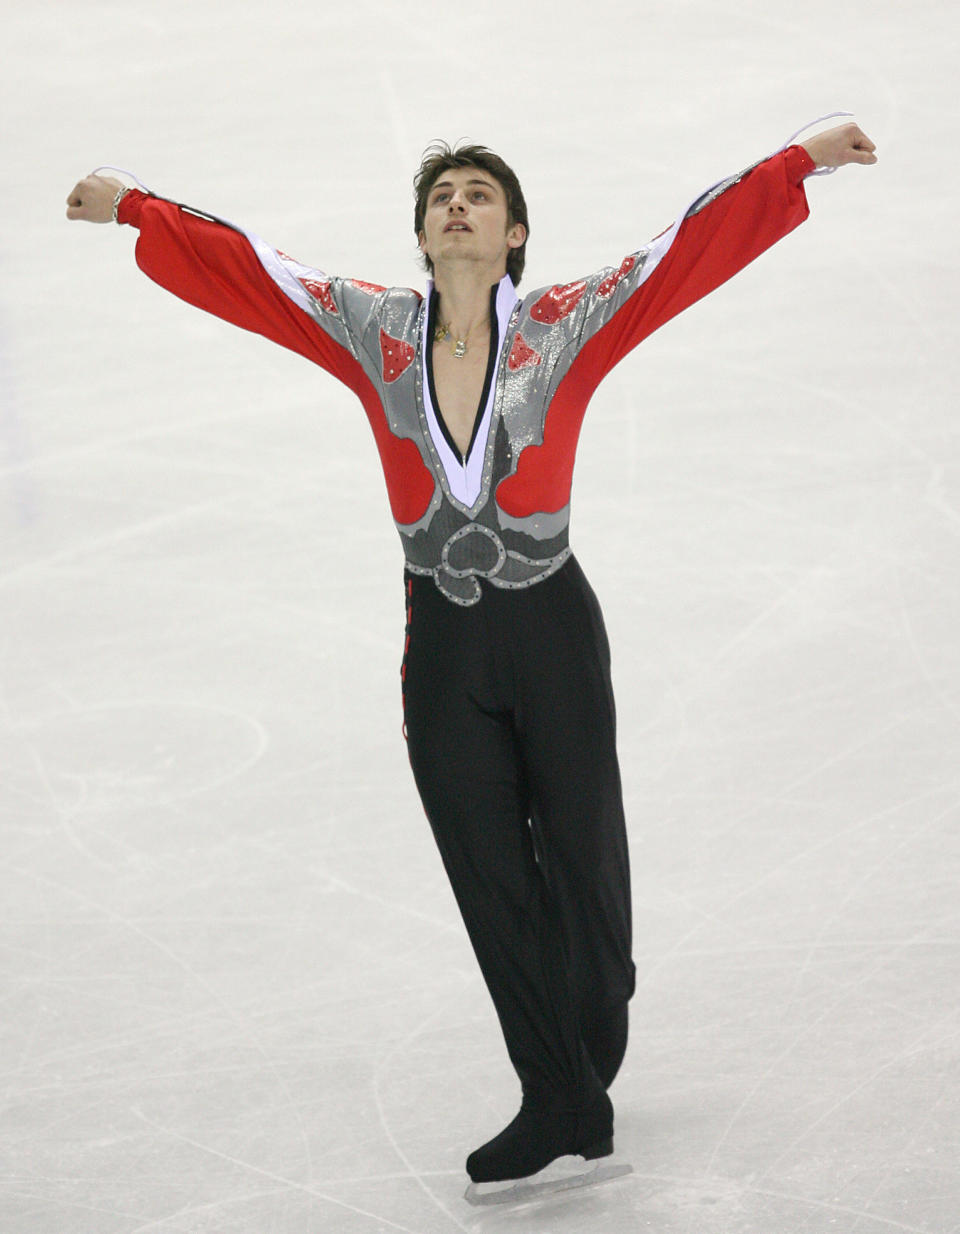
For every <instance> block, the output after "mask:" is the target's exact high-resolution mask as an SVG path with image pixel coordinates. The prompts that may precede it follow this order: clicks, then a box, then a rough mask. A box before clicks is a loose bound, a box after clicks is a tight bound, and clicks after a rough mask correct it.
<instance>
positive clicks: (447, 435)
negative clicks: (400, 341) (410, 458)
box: [424, 283, 500, 466]
mask: <svg viewBox="0 0 960 1234" xmlns="http://www.w3.org/2000/svg"><path fill="white" fill-rule="evenodd" d="M499 286H500V285H499V283H494V284H493V286H492V287H491V288H490V343H489V347H488V350H487V370H486V373H485V374H484V378H483V389H482V390H481V392H480V398H479V400H478V402H477V408H476V411H475V412H474V413H473V428H472V430H471V432H470V442H469V444H468V445H467V450H466V453H465V454H461V453H460V447H459V446H458V445H457V443H456V442H455V441H454V440H453V434H452V433H451V432H450V426H449V424H447V418H446V416H445V415H444V414H443V408H442V407H441V406H440V400H439V398H438V397H437V387H436V383H435V381H434V374H433V342H434V334H435V333H436V328H437V309H438V306H439V302H440V297H439V296H438V295H437V294H436V293H435V292H433V294H431V296H430V308H429V311H428V314H427V336H426V341H425V343H424V350H425V353H426V354H425V359H426V367H427V388H428V389H429V391H430V401H431V403H432V404H433V410H434V411H435V412H436V416H437V424H438V426H439V428H440V432H441V433H442V434H443V438H444V441H446V443H447V445H448V446H449V447H450V449H451V450H452V451H453V453H454V454H455V455H456V456H457V458H458V459H459V460H460V462H461V465H462V466H466V463H467V460H468V459H469V457H470V451H471V450H472V449H473V445H474V442H475V441H476V440H477V430H478V429H479V427H480V421H481V420H482V419H483V412H484V409H485V408H486V405H487V399H488V398H489V396H490V384H491V382H492V380H493V373H494V369H495V367H496V360H497V353H498V351H499V350H500V332H499V323H498V322H497V290H498V288H499ZM432 291H433V289H432V288H431V292H432Z"/></svg>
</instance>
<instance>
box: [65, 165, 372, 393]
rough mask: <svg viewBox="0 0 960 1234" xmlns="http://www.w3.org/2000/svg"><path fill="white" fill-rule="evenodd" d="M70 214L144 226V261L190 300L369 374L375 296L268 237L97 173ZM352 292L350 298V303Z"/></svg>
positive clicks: (351, 376)
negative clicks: (363, 342)
mask: <svg viewBox="0 0 960 1234" xmlns="http://www.w3.org/2000/svg"><path fill="white" fill-rule="evenodd" d="M67 217H68V218H69V219H71V220H75V221H85V222H90V223H109V222H110V221H111V220H113V219H116V220H117V221H118V222H120V223H126V224H129V225H130V226H133V227H136V228H138V229H139V232H140V235H139V237H138V239H137V247H136V259H137V264H138V265H139V266H140V268H141V270H143V272H144V273H145V274H146V275H147V276H148V277H149V278H151V279H153V281H154V282H156V283H159V284H160V286H161V287H164V288H166V290H168V291H170V292H172V293H173V294H174V295H176V296H178V297H180V299H182V300H185V301H187V303H189V304H193V305H195V306H196V307H197V308H200V309H203V310H204V311H205V312H208V313H213V314H214V315H215V316H217V317H220V318H222V319H223V320H224V321H228V322H230V323H231V324H233V325H237V326H240V327H241V328H243V329H245V330H250V331H252V332H254V333H256V334H261V335H263V336H264V337H265V338H268V339H270V340H271V341H273V342H275V343H279V344H280V345H281V346H283V347H287V348H289V349H290V350H291V351H296V352H297V353H298V354H300V355H302V356H305V357H306V358H307V359H308V360H312V361H313V362H314V363H315V364H319V365H320V366H321V367H322V368H325V369H326V370H327V371H328V372H330V373H332V374H333V376H335V377H337V378H339V379H340V380H341V381H343V382H344V383H345V384H346V385H348V386H350V387H351V389H353V388H355V387H356V384H357V381H358V380H359V379H360V366H359V363H358V357H357V348H356V338H357V337H358V336H359V335H360V334H361V333H362V332H363V330H364V328H365V326H366V316H369V314H370V312H371V311H372V306H373V301H372V299H371V297H369V296H366V295H364V296H360V295H353V294H352V291H351V286H350V284H348V283H345V281H344V280H341V279H331V278H330V277H329V276H328V275H326V274H324V273H323V272H322V271H320V270H315V269H313V268H311V267H307V266H302V265H300V263H298V262H295V261H294V260H293V259H292V258H289V257H287V256H286V254H283V253H280V252H279V251H278V250H276V249H273V248H271V247H270V246H269V245H268V244H266V243H265V242H264V241H262V240H261V239H260V238H259V237H257V236H254V235H252V234H251V233H249V232H246V231H244V230H242V229H241V228H238V227H235V226H234V225H233V224H230V223H226V222H224V221H223V220H221V219H215V218H211V217H210V216H208V215H203V214H202V213H201V212H199V211H195V210H193V209H192V208H190V207H185V206H181V205H178V204H177V203H176V202H173V201H168V200H167V199H166V198H162V197H156V196H154V195H152V194H150V193H146V192H140V191H139V190H137V189H130V190H127V188H126V186H125V185H123V184H122V183H121V182H120V181H119V180H115V179H113V178H112V177H109V176H98V175H90V176H86V177H85V178H84V179H83V180H81V181H79V183H78V184H76V185H75V186H74V188H73V189H72V191H71V192H70V195H69V196H68V198H67ZM345 299H349V300H350V303H349V304H346V303H345V302H344V300H345Z"/></svg>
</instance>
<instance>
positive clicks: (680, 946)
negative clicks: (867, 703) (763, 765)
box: [637, 716, 953, 989]
mask: <svg viewBox="0 0 960 1234" xmlns="http://www.w3.org/2000/svg"><path fill="white" fill-rule="evenodd" d="M910 718H911V717H909V716H908V717H901V718H900V719H899V720H898V721H897V722H896V723H891V724H890V725H888V726H887V728H886V729H884V730H881V731H882V732H886V731H887V729H892V728H896V727H898V725H899V724H903V723H905V722H906V720H907V719H910ZM879 735H881V734H874V736H879ZM871 740H873V737H869V738H867V739H866V740H864V741H862V742H858V743H856V744H855V745H854V746H852V747H848V748H847V749H845V750H843V751H841V752H840V753H839V754H838V755H837V756H836V757H835V758H832V759H826V760H825V761H824V762H823V763H821V764H820V765H819V766H818V767H816V768H814V769H813V770H812V771H810V772H805V773H804V774H803V775H802V776H798V777H797V778H796V779H795V780H793V781H791V782H790V783H789V784H786V785H784V791H785V792H790V791H791V789H793V788H795V787H796V786H797V785H798V784H802V783H804V781H806V780H808V779H812V778H813V777H814V776H815V775H817V774H818V773H819V772H820V771H822V770H823V769H824V768H825V767H828V766H830V765H831V764H833V763H836V762H840V761H841V760H842V759H844V758H846V757H847V755H848V754H850V753H852V752H855V751H856V750H859V749H860V748H861V747H862V746H865V745H868V744H869V743H870V741H871ZM952 787H953V786H952V785H949V784H948V785H935V786H934V787H933V788H930V789H926V790H925V791H924V792H922V793H916V794H914V795H913V796H912V797H908V798H906V799H905V800H904V801H898V802H894V804H893V805H891V806H888V807H887V808H886V809H884V810H880V811H878V812H877V813H876V814H872V815H868V816H867V817H866V818H862V819H859V820H858V821H856V822H853V823H850V824H849V825H848V826H846V827H843V828H841V829H840V830H839V831H835V832H831V834H830V835H829V836H827V837H826V838H825V839H823V840H819V841H817V842H816V843H814V844H811V845H810V846H809V847H807V848H802V849H800V851H799V852H796V853H794V854H793V856H791V857H786V858H784V860H783V861H780V862H778V863H777V864H776V865H774V866H771V867H770V868H769V869H768V870H767V871H766V872H765V873H763V874H761V875H760V876H759V878H756V879H754V880H753V882H752V883H748V884H747V886H745V887H742V888H741V889H740V890H739V891H738V892H736V893H735V894H734V895H732V896H730V897H729V898H728V899H727V900H726V901H725V902H724V903H723V905H722V906H721V907H720V908H719V909H718V910H717V915H718V916H720V915H721V914H724V913H726V912H727V910H728V909H730V908H732V907H733V906H734V905H735V904H737V903H738V902H739V901H740V900H742V899H744V898H745V897H746V896H748V895H750V894H751V893H752V892H754V891H757V890H758V889H759V888H760V887H762V886H763V885H764V883H767V882H769V881H770V880H771V879H773V878H775V877H776V876H777V875H779V874H782V873H783V872H784V871H786V870H788V869H790V867H791V866H795V865H799V864H800V863H801V862H803V861H806V860H808V859H809V858H810V857H812V856H814V854H815V853H818V852H821V851H822V850H823V849H826V848H830V847H831V846H832V845H834V844H837V843H838V842H839V841H841V840H844V839H846V838H848V837H850V836H852V835H854V834H855V833H856V832H858V831H861V830H863V828H865V827H869V826H871V825H873V824H874V823H876V822H878V821H879V820H880V819H883V818H886V817H887V815H889V814H895V813H896V812H897V811H898V810H902V809H904V808H905V807H906V806H909V805H913V804H914V803H915V802H919V801H924V800H926V799H927V798H929V797H933V796H935V795H936V794H938V793H941V792H943V791H944V789H945V788H952ZM701 929H702V925H701V924H698V925H695V926H693V927H691V929H689V930H687V931H686V932H685V933H684V934H682V935H681V936H680V937H679V938H678V939H677V940H676V942H674V943H673V944H671V946H670V947H668V948H667V950H666V951H664V952H663V954H662V955H661V956H660V957H659V959H658V960H656V962H655V963H653V964H652V965H651V966H650V967H649V968H648V969H647V970H646V971H645V972H644V973H643V974H642V975H641V976H638V978H637V988H638V989H639V988H640V987H641V986H643V985H647V984H648V983H649V982H650V981H652V979H653V978H654V977H655V976H656V974H657V973H658V972H659V971H660V970H661V969H662V968H663V967H664V966H665V965H666V964H667V963H668V962H669V961H670V960H672V959H674V958H675V957H676V956H677V955H680V954H682V953H683V950H684V947H685V944H686V943H688V942H689V941H690V940H691V939H692V938H695V937H696V936H697V934H699V933H700V930H701Z"/></svg>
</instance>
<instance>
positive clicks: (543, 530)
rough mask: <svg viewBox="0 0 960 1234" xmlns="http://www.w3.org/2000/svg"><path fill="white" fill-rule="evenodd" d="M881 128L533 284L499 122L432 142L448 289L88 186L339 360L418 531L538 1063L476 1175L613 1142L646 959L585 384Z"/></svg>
mask: <svg viewBox="0 0 960 1234" xmlns="http://www.w3.org/2000/svg"><path fill="white" fill-rule="evenodd" d="M874 149H875V147H874V145H873V143H872V142H871V141H870V140H869V138H867V137H866V136H865V135H864V134H863V133H862V132H861V130H860V129H859V128H858V127H857V126H856V125H855V124H844V125H841V126H839V127H836V128H834V129H831V130H829V131H828V132H825V133H822V134H820V135H818V136H816V137H813V138H811V139H809V140H808V141H806V142H804V143H803V145H789V146H787V147H786V148H784V149H781V150H780V151H778V152H777V153H776V154H774V155H772V156H771V157H769V158H766V159H763V160H761V161H760V162H758V163H756V164H754V165H753V166H751V167H749V168H748V169H747V170H746V171H744V172H741V173H739V174H738V175H736V176H733V177H731V178H729V179H728V180H725V181H723V182H721V183H720V184H718V185H715V186H713V188H711V189H710V190H708V191H707V192H706V193H704V194H702V195H701V196H700V197H699V198H698V199H697V200H696V201H695V202H694V203H693V204H692V205H691V206H690V207H689V208H688V209H686V210H685V211H683V212H682V214H681V215H680V217H679V218H678V219H677V221H676V222H675V223H674V225H673V226H672V227H671V228H669V229H668V230H667V231H666V232H664V233H662V234H661V235H660V236H658V237H657V238H656V239H655V240H653V241H652V242H651V243H650V244H648V245H646V246H645V247H644V248H642V249H639V250H638V251H635V252H632V253H631V254H630V255H628V256H627V257H625V258H624V259H623V261H622V262H621V263H620V264H619V265H618V266H616V267H610V268H608V269H604V270H601V271H600V272H599V273H597V274H594V275H592V276H590V277H588V278H583V279H579V280H578V281H575V282H572V283H566V284H562V285H561V284H557V285H554V286H552V287H546V288H541V289H539V290H537V291H534V292H532V293H530V294H529V295H528V296H526V297H525V298H524V299H522V300H521V299H519V298H518V296H517V293H516V286H517V284H518V283H519V281H520V276H521V274H522V271H523V263H524V252H525V246H526V241H527V236H528V234H529V221H528V217H527V209H526V204H525V202H524V199H523V194H522V192H521V189H520V185H519V183H518V181H517V178H516V176H515V175H514V173H513V172H512V171H511V170H510V168H509V167H508V166H507V165H506V164H505V163H504V162H503V161H502V159H500V158H499V157H498V156H496V155H494V154H492V153H491V152H490V151H488V150H486V149H485V148H484V147H481V146H468V147H461V148H460V149H459V150H456V151H451V150H450V149H449V148H448V147H445V146H441V147H439V148H433V149H432V150H430V151H428V153H427V156H426V157H425V159H424V162H423V163H422V165H421V168H420V170H419V172H418V174H417V177H416V179H415V182H414V186H415V197H416V206H415V220H414V225H415V230H416V234H417V239H418V242H419V246H420V250H421V253H422V254H423V257H424V259H425V262H426V265H427V268H428V270H430V271H431V272H432V275H433V280H432V282H431V283H430V285H429V287H428V291H427V295H426V297H425V298H424V297H423V296H421V295H420V294H419V293H418V292H416V291H411V290H408V289H405V288H393V289H390V290H387V289H385V288H382V287H379V286H376V285H374V284H370V283H366V282H363V281H359V280H351V279H343V278H334V277H331V276H329V275H327V274H324V273H323V272H321V271H319V270H316V269H313V268H310V267H307V266H303V265H301V264H299V263H298V262H296V261H294V260H293V259H292V258H290V257H288V256H287V255H286V254H284V253H282V252H280V251H278V250H275V249H273V248H271V247H270V246H269V245H267V244H265V243H264V242H263V241H262V240H260V239H259V238H258V237H256V236H254V235H252V234H250V233H247V232H245V231H243V230H241V229H239V228H237V227H235V226H234V225H232V224H228V223H225V222H223V221H222V220H218V219H214V218H211V217H210V216H207V215H202V214H201V213H199V212H197V211H194V210H191V209H189V208H187V207H184V206H181V205H178V204H176V203H174V202H172V201H169V200H166V199H163V198H161V197H158V196H156V195H154V194H152V193H149V192H144V191H139V190H129V189H127V188H126V187H125V186H124V185H123V184H122V183H121V182H120V181H118V180H114V179H111V178H109V177H101V176H98V175H96V174H93V175H91V176H88V177H87V178H86V179H84V180H81V181H80V183H79V184H78V185H77V186H76V187H75V188H74V189H73V191H72V192H71V194H70V196H69V197H68V199H67V200H68V207H69V208H68V211H67V215H68V217H69V218H71V219H86V220H88V221H91V222H108V221H110V220H111V219H112V218H113V219H116V220H117V221H118V222H120V223H123V224H128V225H130V226H133V227H136V228H138V229H139V232H140V234H139V238H138V240H137V246H136V256H137V262H138V264H139V265H140V266H141V268H142V269H143V270H144V271H145V272H146V273H147V274H148V275H149V276H150V277H151V278H153V279H155V280H156V281H157V282H158V283H160V284H161V285H163V286H164V287H167V288H168V289H169V290H170V291H172V292H174V293H175V294H176V295H178V296H180V297H182V298H183V299H185V300H187V301H189V302H190V303H192V304H194V305H197V306H198V307H200V308H203V309H206V310H208V311H210V312H213V313H216V314H217V315H218V316H220V317H223V318H225V319H226V320H228V321H232V322H234V323H235V324H237V325H239V326H243V327H245V328H246V329H248V330H253V331H256V332H258V333H260V334H263V335H265V336H266V337H268V338H270V339H273V340H274V341H276V342H278V343H280V344H282V345H283V346H286V347H289V348H291V349H292V350H294V351H297V352H299V353H300V354H301V355H303V356H305V357H306V358H307V359H310V360H313V361H314V362H315V363H317V364H319V365H321V366H322V367H323V368H325V369H327V370H328V371H329V372H330V373H332V374H333V375H334V376H335V377H337V378H339V379H340V380H341V381H343V382H344V383H345V384H346V385H347V386H349V387H350V388H351V389H352V390H353V391H354V392H355V393H356V394H357V395H358V397H359V398H360V400H361V402H362V404H363V406H364V409H365V411H366V414H367V416H368V418H369V421H370V424H371V427H372V429H373V433H374V437H375V439H376V442H377V446H378V448H379V452H380V457H381V461H382V464H383V469H384V474H385V477H386V482H387V488H388V491H389V495H390V503H391V509H392V513H393V516H394V519H395V522H396V525H397V528H398V530H399V533H400V538H401V541H402V543H403V547H404V554H405V558H406V568H405V576H404V583H405V599H406V627H407V629H406V643H405V648H404V661H403V669H402V678H403V704H404V716H405V729H406V733H407V738H408V744H409V755H410V762H411V765H412V768H413V772H414V776H415V778H416V783H417V788H418V790H419V793H420V796H421V799H422V801H423V805H424V808H425V810H426V814H427V817H428V819H429V821H430V824H431V827H432V829H433V832H434V835H435V837H436V841H437V844H438V847H439V850H440V853H441V856H442V859H443V862H444V865H445V867H446V870H447V873H448V875H449V878H450V882H451V885H452V887H453V890H454V893H455V895H456V898H457V902H458V904H459V907H460V910H461V912H462V915H463V919H464V922H465V924H466V927H467V930H468V932H469V936H470V939H471V942H472V944H473V947H474V950H475V952H476V955H477V958H478V960H479V963H480V967H481V970H482V972H483V976H484V979H485V980H486V983H487V986H488V988H489V990H490V994H491V996H492V998H493V1001H494V1005H495V1007H496V1011H497V1014H498V1016H499V1019H500V1023H501V1026H502V1028H503V1033H504V1037H505V1040H506V1045H507V1050H508V1053H509V1055H510V1059H511V1061H512V1063H513V1065H514V1067H515V1068H516V1071H517V1074H518V1076H519V1078H520V1081H521V1085H522V1104H521V1108H520V1111H519V1113H518V1114H517V1116H516V1118H514V1120H513V1121H512V1122H511V1123H510V1124H509V1125H508V1126H507V1127H506V1128H505V1129H504V1130H503V1131H502V1132H501V1133H500V1134H499V1135H497V1136H496V1137H494V1138H493V1139H492V1140H490V1141H489V1142H488V1143H487V1144H484V1145H483V1146H482V1147H481V1148H478V1149H477V1150H476V1151H475V1152H473V1153H471V1155H470V1157H469V1158H468V1160H467V1171H468V1173H469V1175H470V1178H471V1179H472V1186H471V1187H470V1188H468V1198H470V1199H472V1200H473V1201H475V1202H480V1201H484V1202H490V1198H491V1196H490V1195H488V1194H487V1190H488V1189H489V1188H493V1189H494V1191H495V1189H496V1188H505V1187H506V1189H508V1190H509V1189H512V1188H513V1187H514V1186H515V1185H516V1184H517V1180H529V1179H530V1178H531V1176H533V1175H535V1174H537V1173H538V1172H539V1171H541V1170H543V1169H544V1168H545V1167H546V1166H548V1165H549V1164H550V1163H551V1162H553V1161H554V1160H555V1159H556V1158H558V1157H561V1156H566V1155H571V1154H574V1155H579V1156H581V1157H583V1158H584V1159H585V1160H587V1161H593V1162H597V1161H599V1162H601V1163H602V1162H603V1160H604V1159H605V1158H609V1156H610V1154H611V1153H612V1151H613V1107H612V1105H611V1102H610V1098H609V1096H608V1095H607V1091H606V1090H607V1088H608V1087H609V1086H610V1084H611V1083H612V1081H613V1079H614V1076H615V1075H616V1073H617V1070H618V1068H619V1066H620V1063H621V1061H622V1059H623V1055H624V1050H625V1048H626V1042H627V1004H628V1001H629V999H630V997H631V995H632V993H633V988H634V967H633V962H632V960H631V934H630V928H631V927H630V881H629V869H628V857H627V840H626V830H625V826H624V818H623V807H622V801H621V790H620V776H619V770H618V764H617V754H616V748H615V719H614V704H613V693H612V687H611V681H610V660H609V649H608V646H607V641H606V635H605V633H604V627H603V619H602V616H601V613H600V609H599V606H598V604H597V600H596V598H595V596H594V594H593V591H592V590H591V588H590V586H589V584H588V583H587V581H586V579H585V578H584V575H583V573H582V571H581V570H580V567H579V565H578V564H577V562H576V560H575V559H574V557H573V556H572V555H571V552H570V547H569V544H568V534H567V533H568V521H569V499H570V485H571V476H572V471H573V463H574V452H575V449H576V444H577V438H578V434H579V429H580V424H581V421H582V418H583V414H584V411H585V409H586V405H587V403H588V401H589V399H590V397H591V395H592V393H593V390H594V389H595V388H596V386H597V384H598V382H599V381H600V380H601V378H602V377H603V376H604V375H605V374H606V373H608V372H609V371H610V369H611V368H612V367H613V366H614V365H615V364H616V363H617V361H618V360H620V359H621V358H622V357H623V356H624V355H626V354H627V352H628V351H630V350H631V349H632V348H633V347H635V346H636V345H637V344H638V343H639V342H640V341H641V340H642V339H643V338H644V337H646V336H647V335H648V334H650V333H651V332H652V331H653V330H655V329H657V328H658V327H659V326H661V325H663V324H664V323H665V322H666V321H668V320H669V319H670V318H671V317H673V316H674V315H675V314H677V313H679V312H680V311H681V310H683V309H684V308H686V307H687V306H688V305H690V304H692V303H693V302H694V301H696V300H698V299H699V298H700V297H701V296H703V295H705V294H707V293H708V292H710V291H711V290H713V289H714V288H715V287H717V286H718V285H719V284H721V283H722V282H724V281H725V280H726V279H727V278H729V277H731V276H732V275H733V274H735V273H736V272H737V271H738V270H739V269H741V268H742V267H743V266H745V265H746V264H747V263H748V262H750V261H752V260H753V259H754V258H755V257H757V256H759V254H760V253H762V252H763V251H764V250H765V249H766V248H768V247H769V246H770V245H771V244H773V243H775V242H776V241H777V240H779V239H780V238H781V237H782V236H784V235H786V234H787V233H788V232H789V231H791V230H792V229H793V228H794V227H796V226H797V225H798V224H799V223H801V222H802V221H803V220H804V219H805V218H806V216H807V214H808V208H807V202H806V196H805V193H804V189H803V180H804V177H805V176H807V175H809V174H811V173H813V172H814V170H815V169H816V168H836V167H839V166H841V165H843V164H846V163H863V164H867V163H874V162H876V156H875V154H874ZM601 1172H602V1167H601Z"/></svg>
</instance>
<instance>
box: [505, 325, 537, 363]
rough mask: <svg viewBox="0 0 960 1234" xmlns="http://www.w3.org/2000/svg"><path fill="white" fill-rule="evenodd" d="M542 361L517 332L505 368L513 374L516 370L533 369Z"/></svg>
mask: <svg viewBox="0 0 960 1234" xmlns="http://www.w3.org/2000/svg"><path fill="white" fill-rule="evenodd" d="M542 359H543V356H541V355H540V353H539V352H537V351H534V350H533V348H532V347H531V346H530V344H529V343H528V342H527V340H526V339H525V338H524V337H523V335H522V334H521V333H520V331H519V330H518V331H517V337H516V338H515V339H514V340H513V346H512V347H511V348H510V354H509V356H507V368H508V369H510V370H511V371H513V372H516V370H517V369H518V368H533V367H535V366H536V365H538V364H539V363H540V361H541V360H542Z"/></svg>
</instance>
